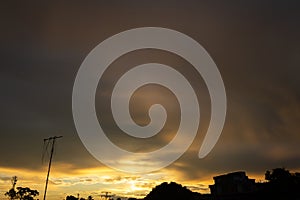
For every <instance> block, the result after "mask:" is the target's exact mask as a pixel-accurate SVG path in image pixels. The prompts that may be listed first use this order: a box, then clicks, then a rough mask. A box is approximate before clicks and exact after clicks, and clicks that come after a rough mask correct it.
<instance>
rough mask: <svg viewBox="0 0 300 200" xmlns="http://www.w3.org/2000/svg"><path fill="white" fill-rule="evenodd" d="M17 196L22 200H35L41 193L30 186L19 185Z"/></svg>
mask: <svg viewBox="0 0 300 200" xmlns="http://www.w3.org/2000/svg"><path fill="white" fill-rule="evenodd" d="M17 190H18V192H17V196H18V197H19V199H20V200H33V199H34V197H35V196H38V195H39V192H38V191H37V190H31V189H30V188H29V187H25V188H23V187H17Z"/></svg>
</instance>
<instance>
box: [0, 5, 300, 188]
mask: <svg viewBox="0 0 300 200" xmlns="http://www.w3.org/2000/svg"><path fill="white" fill-rule="evenodd" d="M4 4H5V5H4V7H3V8H2V11H1V12H0V13H1V22H2V23H1V24H2V30H3V31H1V33H0V36H1V37H0V42H1V47H0V51H1V62H2V64H1V68H0V72H1V73H0V91H1V99H0V110H1V115H0V118H1V119H0V120H1V126H0V132H1V146H0V151H1V154H0V160H1V163H0V166H1V167H14V168H27V169H41V168H42V167H43V165H42V163H41V154H42V149H43V139H44V138H47V137H49V136H52V135H64V138H63V139H61V140H59V141H58V142H57V146H56V147H57V149H56V154H55V162H57V164H61V165H63V164H70V166H71V167H70V168H71V169H72V170H75V169H79V168H89V167H97V166H99V165H101V164H100V163H99V162H98V161H96V160H95V159H94V158H93V157H92V156H91V155H89V153H88V152H87V150H86V149H85V148H84V146H83V144H82V143H81V141H80V139H79V137H78V136H77V134H76V129H75V127H74V124H73V118H72V108H71V103H72V87H73V82H74V79H75V76H76V73H77V70H78V69H79V66H80V64H81V62H82V61H83V59H84V58H85V56H86V55H87V54H88V53H89V51H90V50H91V49H92V48H94V47H95V46H96V45H97V44H99V43H100V42H101V41H103V40H104V39H106V38H107V37H109V36H111V35H113V34H116V33H118V32H120V31H123V30H126V29H130V28H135V27H143V26H157V27H166V28H171V29H175V30H178V31H181V32H183V33H185V34H187V35H189V36H191V37H193V38H194V39H195V40H197V41H198V42H199V43H200V44H202V45H203V46H204V47H205V48H206V50H207V51H208V52H209V54H210V55H211V56H212V58H213V59H214V61H215V62H216V64H217V66H218V67H219V70H220V72H221V74H222V77H223V79H224V83H225V87H226V91H227V97H228V113H227V119H226V124H225V127H224V132H223V134H222V135H221V138H220V140H219V142H218V143H217V145H216V147H215V149H214V150H213V151H212V152H211V153H210V154H209V156H208V157H207V158H205V159H202V160H199V159H198V158H197V150H198V148H199V145H201V140H202V138H203V135H204V134H205V130H206V128H207V124H208V121H209V120H208V119H209V114H206V113H208V112H209V109H210V107H209V100H207V98H205V97H203V96H204V93H202V92H201V93H199V94H198V97H199V99H202V101H203V105H204V107H203V106H201V107H202V108H201V109H202V110H201V111H203V112H204V115H203V116H204V117H203V118H202V121H201V123H204V124H203V125H202V126H203V127H201V130H200V131H199V136H198V137H197V141H195V142H194V143H193V145H192V147H191V149H190V151H189V152H187V153H186V154H185V155H183V156H182V157H181V158H180V159H179V160H178V161H177V162H176V163H175V164H173V165H171V166H170V167H169V168H168V169H176V170H178V171H179V172H180V173H182V174H184V175H185V178H186V179H191V180H194V179H196V178H201V177H205V176H207V175H210V174H217V173H222V172H226V171H232V170H238V169H245V170H248V171H251V172H259V173H263V171H264V170H266V169H270V168H273V167H278V166H285V167H287V168H295V169H296V168H299V167H300V163H299V160H300V153H299V150H298V148H297V147H298V145H299V142H300V136H299V131H300V128H299V125H298V122H299V120H300V115H299V113H300V112H299V110H300V109H299V108H300V103H299V102H300V88H299V84H300V79H299V73H300V70H299V69H300V68H299V64H300V40H299V38H298V37H299V34H300V28H299V20H300V14H299V6H300V5H299V3H298V2H297V1H285V2H283V1H272V2H271V1H264V2H261V1H248V2H239V1H232V2H231V3H229V2H222V1H210V2H199V1H187V2H184V1H182V2H179V1H164V2H157V3H153V2H150V1H148V2H145V1H130V2H126V1H124V2H123V1H122V2H120V1H110V2H106V3H103V2H90V3H86V4H82V3H79V2H74V3H72V4H68V3H66V2H54V3H46V4H44V3H37V4H33V3H28V2H23V3H21V4H22V6H20V5H19V3H18V4H15V3H11V2H10V3H9V2H6V3H4ZM129 57H130V56H129ZM144 59H148V58H147V57H146V58H144ZM160 59H161V58H160ZM161 60H162V61H165V62H169V61H168V59H166V60H164V59H161ZM128 63H131V62H128ZM183 71H185V70H183ZM187 73H188V72H187ZM190 74H191V72H189V75H190ZM104 86H105V85H104ZM199 88H202V89H203V90H205V87H203V86H199ZM97 95H99V94H97ZM137 114H138V113H137ZM201 114H202V113H201ZM175 121H176V119H175ZM111 126H112V125H111V124H107V127H108V128H111ZM150 143H151V142H150ZM153 144H156V143H155V142H153V141H152V145H153ZM163 144H165V143H161V144H159V145H163ZM120 145H121V146H122V144H120ZM159 145H158V146H159ZM125 146H126V145H125ZM151 147H153V146H151V145H149V146H146V144H144V148H145V149H146V148H151ZM134 148H137V149H134V150H137V151H138V150H139V149H138V147H137V146H134ZM139 148H140V147H139ZM68 169H69V168H68ZM84 181H88V180H87V179H86V180H84ZM107 181H109V180H107ZM111 181H113V180H111ZM57 184H59V183H58V182H57Z"/></svg>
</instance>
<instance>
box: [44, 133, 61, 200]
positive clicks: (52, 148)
mask: <svg viewBox="0 0 300 200" xmlns="http://www.w3.org/2000/svg"><path fill="white" fill-rule="evenodd" d="M62 137H63V136H54V137H49V138H47V139H44V143H45V142H46V141H48V143H51V142H52V146H51V154H50V160H49V166H48V173H47V179H46V185H45V192H44V200H46V194H47V187H48V180H49V174H50V168H51V162H52V156H53V152H54V144H55V140H56V139H58V138H62Z"/></svg>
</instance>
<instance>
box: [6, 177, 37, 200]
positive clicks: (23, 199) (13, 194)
mask: <svg viewBox="0 0 300 200" xmlns="http://www.w3.org/2000/svg"><path fill="white" fill-rule="evenodd" d="M17 181H18V178H17V177H16V176H13V177H12V179H11V183H12V188H11V189H10V190H9V191H8V192H6V193H5V195H6V196H8V197H9V198H10V199H20V200H33V199H34V197H35V196H38V195H39V192H38V191H37V190H31V189H30V188H29V187H25V188H23V187H17V191H16V190H15V186H16V184H17Z"/></svg>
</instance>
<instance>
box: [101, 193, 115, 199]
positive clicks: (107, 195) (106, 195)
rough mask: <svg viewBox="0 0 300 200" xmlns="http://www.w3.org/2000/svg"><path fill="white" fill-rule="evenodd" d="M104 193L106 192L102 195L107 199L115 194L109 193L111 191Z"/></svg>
mask: <svg viewBox="0 0 300 200" xmlns="http://www.w3.org/2000/svg"><path fill="white" fill-rule="evenodd" d="M102 193H105V194H101V195H100V196H101V197H104V198H105V199H108V198H110V197H112V196H113V195H109V193H111V192H102Z"/></svg>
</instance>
